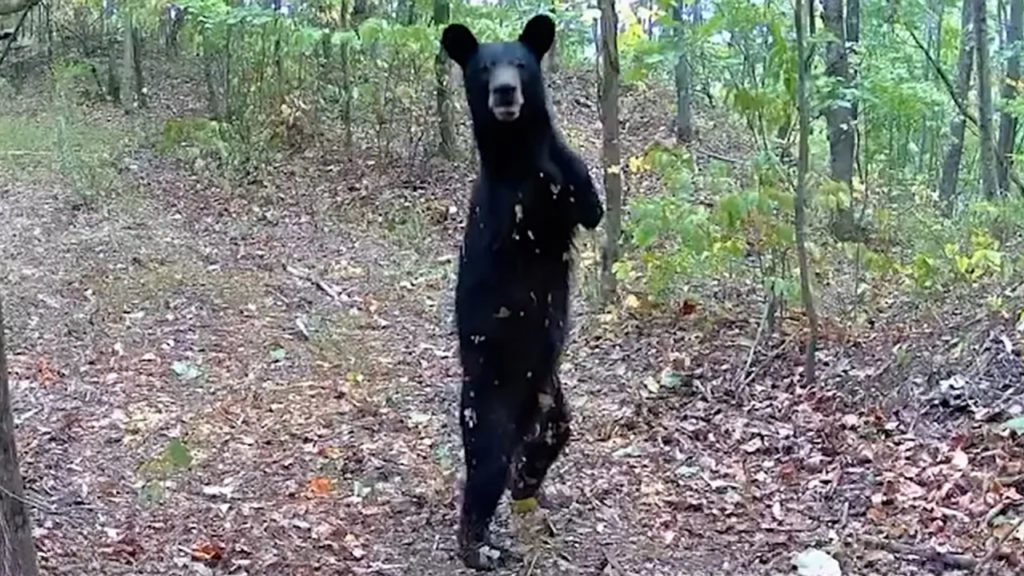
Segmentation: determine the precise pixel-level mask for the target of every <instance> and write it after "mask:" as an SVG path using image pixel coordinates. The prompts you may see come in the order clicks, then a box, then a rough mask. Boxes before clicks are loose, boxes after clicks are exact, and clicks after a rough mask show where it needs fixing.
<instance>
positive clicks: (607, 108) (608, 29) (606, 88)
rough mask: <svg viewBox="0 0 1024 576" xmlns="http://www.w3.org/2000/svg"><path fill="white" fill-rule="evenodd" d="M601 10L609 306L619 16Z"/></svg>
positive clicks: (614, 239)
mask: <svg viewBox="0 0 1024 576" xmlns="http://www.w3.org/2000/svg"><path fill="white" fill-rule="evenodd" d="M599 5H600V8H601V36H600V38H601V42H600V50H599V52H600V54H601V93H600V99H601V132H602V142H601V152H602V156H603V160H604V190H605V206H606V207H607V210H606V215H605V231H606V233H607V236H606V238H605V243H604V249H603V250H602V251H601V296H602V299H603V300H604V302H606V303H607V302H610V301H611V300H612V298H613V297H614V296H615V292H616V282H615V274H614V273H613V272H612V265H613V264H614V263H615V261H616V260H618V257H619V236H620V234H621V232H622V156H621V150H620V149H619V48H618V29H619V24H618V16H617V15H616V14H615V1H614V0H599Z"/></svg>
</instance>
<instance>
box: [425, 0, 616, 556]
mask: <svg viewBox="0 0 1024 576" xmlns="http://www.w3.org/2000/svg"><path fill="white" fill-rule="evenodd" d="M554 38H555V24H554V22H553V21H552V20H551V18H549V17H547V16H544V15H538V16H534V17H533V18H532V19H530V21H529V22H527V24H526V26H525V27H524V29H523V31H522V33H521V34H520V35H519V38H518V39H517V41H514V42H491V43H484V44H481V43H479V42H477V39H476V38H475V37H474V36H473V33H472V32H470V31H469V29H468V28H466V27H465V26H463V25H461V24H452V25H450V26H448V27H447V28H445V30H444V33H443V35H442V38H441V45H442V46H443V47H444V50H445V51H446V52H447V53H448V55H449V56H450V57H451V58H452V60H454V61H455V62H456V63H457V64H458V65H459V66H460V67H461V68H462V71H463V77H464V80H465V88H466V99H467V101H468V104H469V110H470V115H471V119H472V124H473V134H474V137H475V140H476V145H477V151H478V152H479V160H480V173H479V176H478V178H477V181H476V183H475V185H474V187H473V192H472V197H471V200H470V206H469V216H468V218H467V223H466V229H465V233H464V236H463V242H462V251H461V257H460V260H459V271H458V281H457V286H456V293H455V316H456V325H457V328H458V334H459V357H460V360H461V363H462V371H463V379H462V393H461V396H462V398H461V404H460V415H459V421H460V425H461V429H462V442H463V447H464V452H465V461H466V484H465V488H464V492H463V501H462V511H461V515H460V519H459V532H458V541H459V554H460V556H461V558H462V560H463V562H464V563H465V564H466V565H467V566H470V567H472V568H476V569H480V570H493V569H495V568H497V567H499V566H501V565H503V564H505V563H507V562H508V560H509V559H510V558H512V557H513V555H512V554H511V553H510V552H509V551H508V550H506V549H503V548H500V547H498V546H496V545H495V544H494V543H493V542H491V540H490V536H489V526H490V523H491V519H492V517H493V516H494V512H495V509H496V508H497V506H498V501H499V500H500V499H501V495H502V494H503V493H504V490H505V488H506V486H507V487H509V488H510V491H511V496H512V502H513V507H514V508H516V509H527V508H530V507H533V506H536V505H537V504H538V497H540V496H541V495H540V492H539V491H540V485H541V483H542V482H543V480H544V477H545V475H546V473H547V471H548V468H549V467H550V466H551V464H552V463H553V462H554V461H555V459H556V458H557V457H558V455H559V453H560V452H561V451H562V449H563V447H564V446H565V444H566V442H567V441H568V439H569V413H568V410H567V407H566V403H565V399H564V397H563V395H562V390H561V385H560V383H559V380H558V374H557V369H558V362H559V357H560V356H561V353H562V349H563V347H564V344H565V337H566V332H567V326H566V322H567V319H568V313H569V275H570V269H571V266H572V258H571V256H572V249H573V236H574V234H575V230H576V225H577V224H579V225H582V226H584V227H585V228H588V229H593V228H595V227H597V225H598V223H599V222H600V221H601V218H602V217H603V215H604V208H603V207H602V205H601V200H600V199H599V198H598V195H597V191H596V190H595V188H594V183H593V181H592V180H591V178H590V174H589V173H588V171H587V167H586V165H585V164H584V163H583V161H582V159H580V157H579V156H577V155H576V154H575V153H574V152H573V151H571V150H570V149H569V148H568V147H567V145H566V144H565V143H564V142H563V141H562V140H561V139H560V138H559V136H558V135H557V134H556V133H555V129H554V126H553V125H552V120H551V115H550V112H549V110H548V108H547V102H546V97H545V91H544V81H543V78H542V76H541V67H540V60H541V58H542V57H543V56H544V54H545V53H546V52H547V51H548V49H549V48H550V47H551V44H552V42H553V41H554Z"/></svg>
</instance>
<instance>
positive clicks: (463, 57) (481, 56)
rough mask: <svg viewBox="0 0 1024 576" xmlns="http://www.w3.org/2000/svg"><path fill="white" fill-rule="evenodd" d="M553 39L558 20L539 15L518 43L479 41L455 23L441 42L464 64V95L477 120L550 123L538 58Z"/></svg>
mask: <svg viewBox="0 0 1024 576" xmlns="http://www.w3.org/2000/svg"><path fill="white" fill-rule="evenodd" d="M554 40H555V23H554V21H552V20H551V18H550V17H549V16H546V15H543V14H539V15H537V16H534V17H533V18H531V19H530V21H529V22H527V23H526V26H525V27H524V28H523V31H522V33H521V34H520V35H519V38H518V39H517V40H516V41H514V42H485V43H483V44H481V43H479V42H478V41H477V39H476V37H475V36H473V33H472V32H470V31H469V28H466V27H465V26H463V25H462V24H451V25H449V26H448V27H447V28H445V30H444V33H443V34H442V36H441V46H443V47H444V50H445V52H447V53H448V56H449V57H451V59H452V60H454V61H455V63H456V64H458V65H459V67H460V68H462V74H463V78H464V83H465V86H466V99H467V100H468V102H469V108H470V114H471V115H472V118H473V122H474V124H476V125H478V126H479V125H494V124H498V125H515V124H520V123H523V122H536V121H538V120H540V121H543V122H545V123H547V122H548V114H547V103H546V96H545V94H544V81H543V78H542V76H541V68H540V60H541V58H543V57H544V54H545V53H547V51H548V49H550V48H551V44H552V43H553V42H554Z"/></svg>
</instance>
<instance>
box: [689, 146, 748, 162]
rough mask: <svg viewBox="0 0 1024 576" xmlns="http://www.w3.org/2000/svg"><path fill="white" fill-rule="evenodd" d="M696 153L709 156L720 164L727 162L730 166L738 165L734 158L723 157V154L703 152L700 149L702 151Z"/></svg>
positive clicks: (709, 151)
mask: <svg viewBox="0 0 1024 576" xmlns="http://www.w3.org/2000/svg"><path fill="white" fill-rule="evenodd" d="M697 153H698V154H704V155H705V156H710V157H711V158H714V159H715V160H721V161H722V162H728V163H730V164H739V163H740V161H739V160H737V159H735V158H730V157H728V156H725V155H723V154H719V153H718V152H712V151H711V150H703V149H702V150H698V151H697Z"/></svg>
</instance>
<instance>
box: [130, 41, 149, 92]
mask: <svg viewBox="0 0 1024 576" xmlns="http://www.w3.org/2000/svg"><path fill="white" fill-rule="evenodd" d="M131 30H132V34H131V40H132V72H133V80H134V82H133V84H134V86H135V99H136V100H137V101H138V103H139V107H140V108H145V107H146V106H147V105H148V102H147V101H146V84H145V79H144V77H143V75H142V30H141V29H139V27H138V26H136V25H135V24H134V23H133V24H132V28H131Z"/></svg>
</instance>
